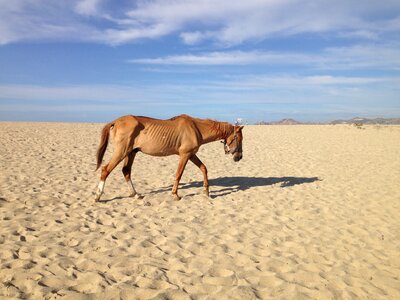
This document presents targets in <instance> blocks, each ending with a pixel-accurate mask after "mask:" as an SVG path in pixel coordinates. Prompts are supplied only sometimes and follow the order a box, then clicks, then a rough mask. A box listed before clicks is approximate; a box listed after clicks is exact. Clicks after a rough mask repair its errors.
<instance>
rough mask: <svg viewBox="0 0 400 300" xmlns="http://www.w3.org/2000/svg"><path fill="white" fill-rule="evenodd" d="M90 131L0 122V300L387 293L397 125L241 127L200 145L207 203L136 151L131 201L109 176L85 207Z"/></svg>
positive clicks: (94, 135)
mask: <svg viewBox="0 0 400 300" xmlns="http://www.w3.org/2000/svg"><path fill="white" fill-rule="evenodd" d="M101 127H102V125H101V124H62V123H6V122H3V123H0V135H1V138H2V141H1V143H0V268H1V269H0V281H1V284H0V297H4V298H43V297H46V298H49V299H54V298H60V297H65V298H67V299H68V298H70V299H87V298H90V299H351V298H359V299H368V298H369V299H400V255H399V254H400V217H399V216H400V187H399V186H400V184H399V183H400V127H396V126H379V127H377V126H364V127H365V129H358V128H356V127H353V126H349V125H335V126H329V125H326V126H311V125H310V126H301V125H296V126H247V127H246V128H245V129H244V144H243V146H244V149H243V150H244V158H243V160H242V161H240V162H239V163H235V162H233V160H232V159H231V157H228V156H225V154H224V152H223V147H222V145H221V144H220V143H212V144H209V145H205V146H203V147H202V148H201V150H200V152H199V157H200V158H201V159H202V160H203V162H204V163H205V164H206V165H207V167H208V170H209V177H210V185H211V186H210V191H211V199H208V198H205V197H204V196H203V195H202V187H201V186H202V182H201V180H202V175H201V173H200V171H199V170H198V169H197V168H196V167H195V166H194V165H191V164H189V165H188V166H187V168H186V170H185V173H184V175H183V178H182V185H181V189H180V195H181V196H183V198H182V200H181V201H178V202H177V201H172V200H171V195H170V193H171V192H170V190H171V184H172V182H173V178H174V173H175V169H176V166H177V161H178V158H177V157H175V156H171V157H166V158H155V157H151V156H145V155H143V154H138V155H137V158H136V161H135V164H134V167H133V179H134V183H135V187H136V189H137V191H138V192H139V193H141V194H143V195H144V198H143V199H139V200H136V199H132V198H128V197H127V195H128V194H129V190H128V188H127V186H126V184H125V182H124V180H123V177H122V173H121V167H118V168H117V169H116V170H115V171H114V172H113V173H112V174H111V175H110V177H109V179H108V181H107V183H106V189H105V194H104V195H103V198H102V199H104V200H105V201H104V202H102V203H94V192H95V189H96V186H97V184H98V177H99V174H98V173H95V172H94V169H95V152H96V148H97V145H98V142H99V135H100V129H101ZM111 149H112V147H110V148H109V150H111ZM109 157H110V151H108V152H107V155H106V159H108V158H109Z"/></svg>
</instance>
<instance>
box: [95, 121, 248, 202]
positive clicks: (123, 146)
mask: <svg viewBox="0 0 400 300" xmlns="http://www.w3.org/2000/svg"><path fill="white" fill-rule="evenodd" d="M241 130H242V127H234V126H232V125H231V124H229V123H225V122H217V121H213V120H208V119H207V120H204V119H196V118H192V117H190V116H187V115H180V116H177V117H174V118H171V119H169V120H158V119H152V118H148V117H142V116H124V117H121V118H118V119H116V120H115V121H113V122H111V123H108V124H107V125H105V126H104V128H103V130H102V137H101V142H100V146H99V148H98V151H97V165H98V167H99V166H100V165H101V161H102V159H103V155H104V153H105V151H106V148H107V143H108V139H109V136H111V139H112V140H113V143H114V153H113V155H112V158H111V160H110V162H109V163H108V164H107V165H105V166H104V167H103V168H102V173H101V177H100V180H101V184H100V185H99V191H98V193H97V196H96V199H97V200H98V199H99V198H100V196H101V194H102V192H103V188H104V182H105V180H106V178H107V176H108V175H109V174H110V173H111V171H112V170H113V169H114V168H115V167H116V166H117V165H118V164H119V163H120V162H121V161H122V160H124V167H123V173H124V176H125V179H126V180H127V181H129V186H130V189H131V191H132V194H136V191H135V189H134V188H133V184H132V182H131V179H130V173H131V167H132V164H133V160H134V158H135V155H136V153H137V152H138V151H140V152H143V153H146V154H149V155H154V156H167V155H172V154H178V155H179V156H180V161H179V165H178V170H177V175H176V180H175V184H174V187H173V189H172V193H173V195H174V196H176V197H178V196H177V189H178V183H179V180H180V178H181V176H182V173H183V170H184V168H185V166H186V163H187V161H188V160H191V161H192V162H193V163H194V164H195V165H197V166H198V167H199V168H200V170H201V171H202V172H203V175H204V186H205V188H206V190H207V194H208V179H207V169H206V167H205V165H204V164H203V163H202V162H201V161H200V159H199V158H198V157H197V156H196V153H197V151H198V150H199V148H200V146H201V145H202V144H206V143H209V142H212V141H216V140H225V142H226V141H227V140H229V139H230V140H233V139H234V138H235V141H236V143H239V142H240V143H241V141H242V134H241ZM239 135H240V138H239V139H238V136H239ZM237 146H238V145H236V148H237V149H241V145H240V147H237ZM232 154H234V153H232ZM235 155H236V159H235V156H234V160H235V161H238V160H240V158H241V157H242V154H241V152H240V153H236V154H235Z"/></svg>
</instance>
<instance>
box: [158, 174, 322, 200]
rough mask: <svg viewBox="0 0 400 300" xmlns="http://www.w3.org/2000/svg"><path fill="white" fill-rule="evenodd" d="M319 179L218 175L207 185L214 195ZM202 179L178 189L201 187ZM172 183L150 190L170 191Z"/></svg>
mask: <svg viewBox="0 0 400 300" xmlns="http://www.w3.org/2000/svg"><path fill="white" fill-rule="evenodd" d="M315 181H321V179H319V178H318V177H245V176H238V177H219V178H213V179H210V180H209V185H210V186H211V187H212V193H213V194H214V197H219V196H224V195H227V194H230V193H234V192H238V191H244V190H248V189H250V188H254V187H262V186H268V185H274V184H279V183H280V186H281V187H282V188H285V187H290V186H294V185H299V184H305V183H311V182H315ZM202 186H203V181H193V182H189V183H181V184H180V185H179V189H181V190H182V189H189V188H193V187H202ZM171 188H172V185H170V186H167V187H163V188H161V189H159V190H156V191H153V192H151V193H152V194H157V193H161V192H166V191H170V190H171Z"/></svg>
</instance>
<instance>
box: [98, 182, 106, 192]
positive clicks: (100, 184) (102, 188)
mask: <svg viewBox="0 0 400 300" xmlns="http://www.w3.org/2000/svg"><path fill="white" fill-rule="evenodd" d="M104 184H105V182H104V181H100V182H99V185H98V187H97V191H98V192H99V194H103V191H104Z"/></svg>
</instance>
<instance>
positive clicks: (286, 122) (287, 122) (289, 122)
mask: <svg viewBox="0 0 400 300" xmlns="http://www.w3.org/2000/svg"><path fill="white" fill-rule="evenodd" d="M298 124H303V123H301V122H299V121H296V120H294V119H282V120H279V121H272V122H258V123H257V125H298Z"/></svg>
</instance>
